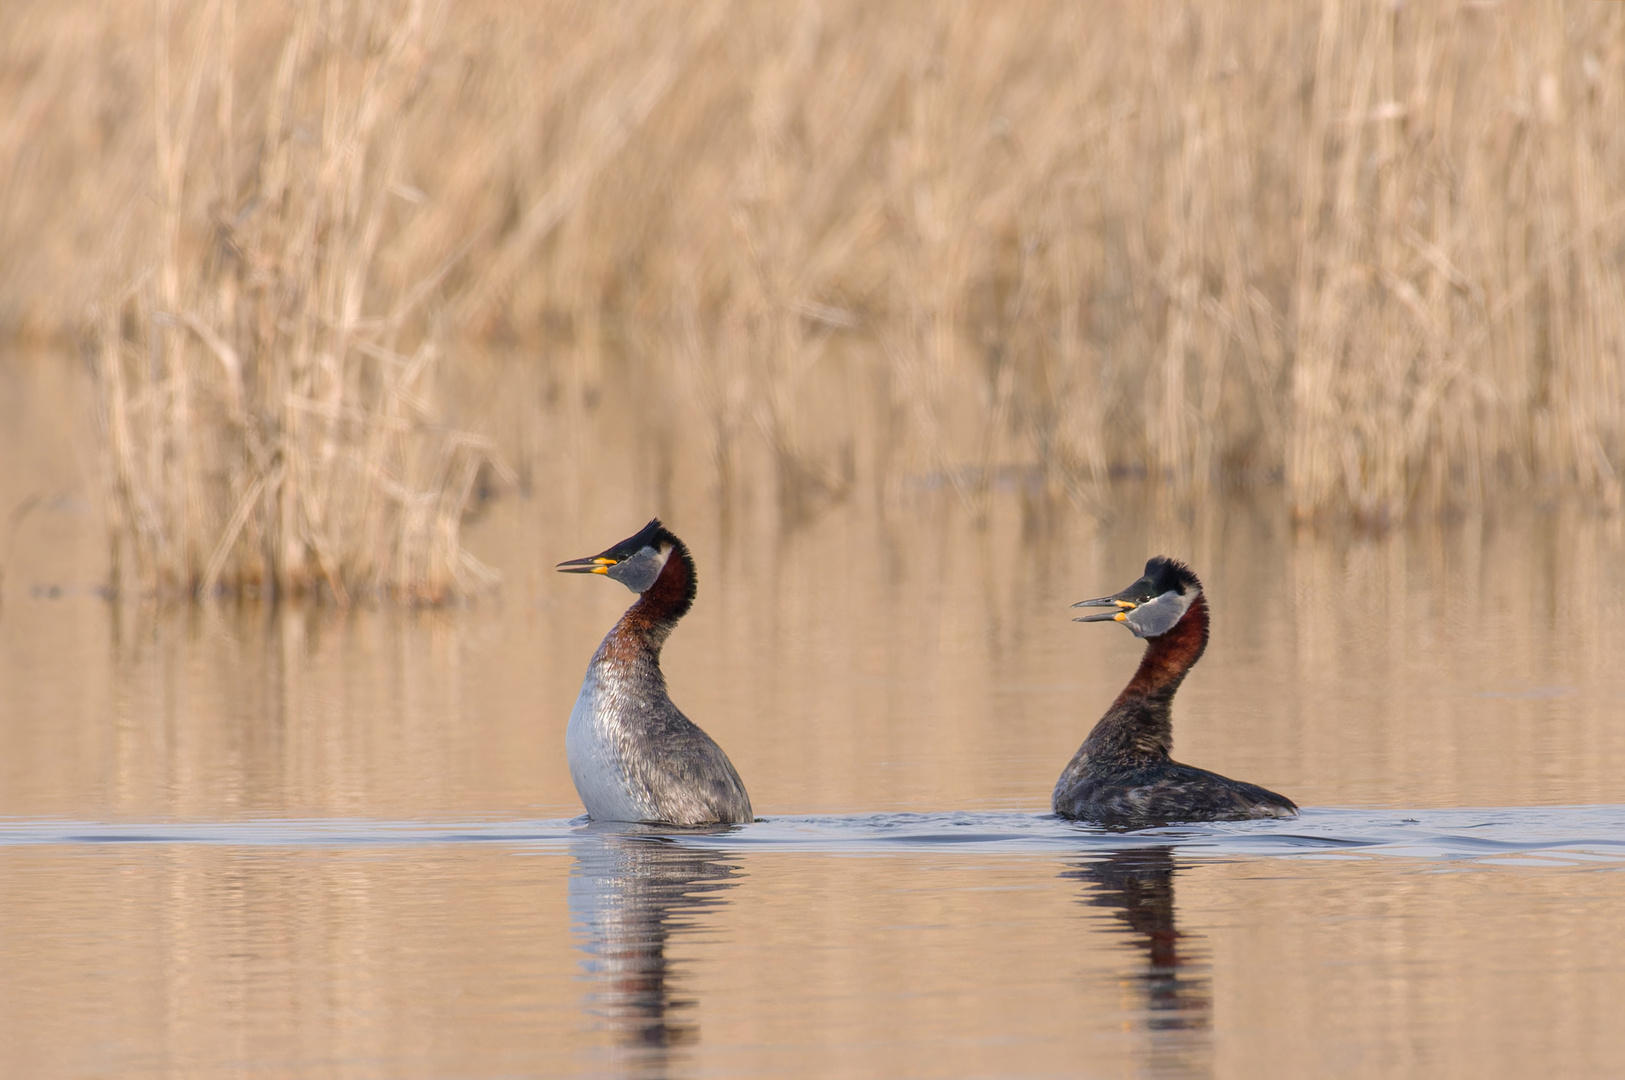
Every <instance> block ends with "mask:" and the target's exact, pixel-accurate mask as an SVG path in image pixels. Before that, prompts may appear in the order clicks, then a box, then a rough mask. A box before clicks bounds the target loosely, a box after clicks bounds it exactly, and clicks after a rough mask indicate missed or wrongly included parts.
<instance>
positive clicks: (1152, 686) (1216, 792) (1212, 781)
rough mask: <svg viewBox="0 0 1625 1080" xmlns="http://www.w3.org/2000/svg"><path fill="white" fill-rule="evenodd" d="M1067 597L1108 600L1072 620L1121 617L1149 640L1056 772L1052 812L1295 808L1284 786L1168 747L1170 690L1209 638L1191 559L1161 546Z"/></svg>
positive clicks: (1177, 816)
mask: <svg viewBox="0 0 1625 1080" xmlns="http://www.w3.org/2000/svg"><path fill="white" fill-rule="evenodd" d="M1073 607H1107V608H1112V609H1114V610H1112V611H1110V612H1106V613H1103V614H1100V615H1086V616H1084V617H1083V618H1080V619H1077V620H1076V621H1077V622H1106V621H1114V622H1120V623H1122V624H1123V625H1125V626H1127V627H1128V628H1129V629H1130V630H1132V631H1134V636H1135V637H1140V638H1145V639H1146V645H1145V655H1144V657H1142V658H1141V660H1140V668H1139V670H1138V671H1136V672H1135V673H1134V678H1132V679H1130V680H1129V684H1128V685H1127V686H1126V687H1124V688H1123V692H1122V693H1121V694H1119V695H1117V700H1116V701H1114V702H1112V705H1111V708H1109V709H1107V710H1106V715H1105V716H1102V717H1101V718H1100V722H1099V723H1097V724H1096V725H1095V728H1094V730H1093V731H1091V732H1090V733H1089V737H1088V738H1087V739H1085V740H1083V745H1082V746H1081V747H1079V748H1078V752H1077V754H1076V755H1074V756H1073V758H1072V761H1071V762H1070V763H1069V764H1068V765H1067V767H1066V771H1064V772H1062V773H1061V778H1060V779H1059V780H1057V781H1056V782H1055V795H1054V797H1053V798H1052V800H1051V805H1052V806H1053V807H1054V808H1055V812H1056V813H1057V814H1059V815H1060V816H1061V817H1067V818H1078V819H1081V820H1083V821H1098V822H1102V823H1106V824H1112V825H1153V824H1160V823H1163V822H1169V821H1233V820H1238V819H1242V818H1282V817H1295V816H1297V813H1298V807H1297V805H1296V804H1295V803H1293V801H1292V800H1291V799H1288V798H1286V797H1285V796H1283V795H1277V794H1276V793H1275V792H1273V791H1269V790H1267V789H1265V788H1261V787H1259V786H1258V785H1256V784H1244V783H1242V782H1241V781H1239V780H1231V779H1230V778H1229V777H1225V776H1220V775H1218V774H1217V773H1210V772H1208V771H1207V770H1205V769H1196V768H1192V767H1191V766H1189V765H1181V764H1180V763H1179V762H1177V761H1175V760H1173V759H1172V758H1170V757H1169V756H1168V750H1169V748H1170V747H1171V746H1172V745H1173V726H1172V723H1171V721H1170V719H1169V707H1170V706H1171V705H1172V704H1173V700H1174V691H1175V690H1178V689H1179V684H1180V683H1181V682H1182V681H1184V678H1185V673H1186V672H1188V671H1189V670H1190V669H1191V666H1192V665H1193V664H1195V663H1196V661H1197V660H1199V659H1200V658H1201V656H1202V650H1203V649H1206V648H1207V629H1208V616H1207V600H1206V599H1205V598H1204V597H1203V596H1202V583H1201V582H1200V581H1198V580H1197V578H1196V575H1195V574H1193V573H1192V572H1191V569H1190V567H1188V566H1186V565H1185V564H1184V563H1181V562H1176V561H1174V560H1173V559H1169V558H1166V557H1164V556H1161V555H1159V556H1157V557H1156V558H1154V559H1152V560H1151V561H1150V562H1148V563H1146V564H1145V575H1144V576H1143V577H1141V578H1140V580H1138V581H1136V582H1135V583H1134V584H1132V585H1130V586H1129V587H1128V588H1126V589H1124V590H1123V591H1122V592H1120V593H1117V594H1116V595H1115V596H1102V597H1100V598H1099V599H1096V600H1084V601H1082V602H1080V603H1077V604H1074V605H1073Z"/></svg>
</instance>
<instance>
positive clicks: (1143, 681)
mask: <svg viewBox="0 0 1625 1080" xmlns="http://www.w3.org/2000/svg"><path fill="white" fill-rule="evenodd" d="M1207 635H1208V614H1207V599H1206V597H1204V596H1202V595H1201V594H1200V593H1198V594H1197V596H1196V599H1195V600H1193V601H1191V606H1190V607H1189V608H1188V609H1186V611H1185V615H1184V617H1183V618H1181V619H1180V620H1179V621H1178V622H1177V623H1175V624H1174V627H1173V629H1172V630H1169V631H1168V632H1167V633H1166V634H1159V635H1157V636H1156V637H1154V638H1149V639H1147V640H1146V643H1145V655H1144V656H1142V657H1141V658H1140V667H1139V670H1137V671H1136V672H1135V673H1134V677H1133V678H1132V679H1130V680H1129V682H1128V685H1127V686H1125V687H1123V692H1122V693H1121V694H1118V695H1117V700H1116V701H1114V702H1112V706H1111V708H1110V709H1107V710H1106V715H1105V716H1103V717H1101V719H1100V723H1098V724H1096V725H1095V729H1094V730H1093V731H1091V732H1090V733H1089V738H1088V739H1087V740H1085V742H1084V748H1085V749H1086V750H1087V751H1088V752H1089V756H1090V757H1091V758H1102V757H1109V758H1113V759H1124V760H1127V759H1144V758H1166V757H1167V756H1168V753H1169V751H1170V750H1171V749H1172V748H1173V742H1174V739H1173V720H1172V717H1171V707H1172V705H1173V700H1174V691H1176V690H1178V689H1179V684H1180V683H1182V682H1184V681H1185V673H1186V672H1188V671H1190V669H1191V667H1192V665H1194V664H1195V663H1196V661H1197V660H1199V659H1201V657H1202V652H1203V650H1205V649H1206V648H1207Z"/></svg>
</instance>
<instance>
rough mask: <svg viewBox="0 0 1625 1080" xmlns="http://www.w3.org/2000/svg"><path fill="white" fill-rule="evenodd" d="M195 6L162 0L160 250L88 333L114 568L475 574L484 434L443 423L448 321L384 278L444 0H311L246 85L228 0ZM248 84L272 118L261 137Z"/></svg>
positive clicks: (399, 577) (182, 581) (180, 580)
mask: <svg viewBox="0 0 1625 1080" xmlns="http://www.w3.org/2000/svg"><path fill="white" fill-rule="evenodd" d="M191 14H192V15H193V18H191V19H190V20H183V19H180V18H179V17H178V16H177V15H176V14H175V12H174V11H173V10H172V8H171V6H170V5H169V4H168V3H162V4H159V5H158V6H157V24H156V26H155V29H154V31H153V34H152V40H153V42H154V46H155V54H154V63H153V70H154V75H155V80H154V94H155V97H156V102H157V105H156V108H154V110H153V116H154V117H155V120H156V138H155V151H156V165H157V170H158V174H159V176H160V177H161V180H162V187H161V190H160V198H159V200H158V203H159V205H158V213H157V223H156V224H157V228H156V231H155V241H156V247H157V254H158V258H157V262H156V265H155V267H154V272H153V273H152V274H151V275H150V276H149V277H148V278H146V279H145V280H144V283H143V284H142V285H141V286H140V287H138V288H136V289H134V290H133V291H132V292H131V293H129V294H127V295H126V296H125V297H123V298H121V299H120V300H119V301H117V302H113V303H109V304H108V305H107V308H106V310H105V312H104V315H103V324H102V327H101V334H100V348H99V351H98V353H97V364H96V370H97V375H98V381H99V384H100V388H101V396H102V402H103V412H104V418H105V423H106V429H107V432H108V440H107V446H108V458H109V469H108V472H109V481H110V482H109V484H108V488H109V490H110V492H111V493H112V499H113V502H114V507H113V512H112V514H111V515H110V518H111V522H110V523H111V526H112V529H113V536H112V545H113V548H114V552H115V555H114V559H113V565H114V568H115V585H117V586H120V587H126V588H128V587H135V588H139V589H141V590H142V591H148V592H158V593H167V592H176V591H179V592H185V593H190V594H194V595H210V594H212V593H214V592H216V591H217V590H218V589H225V590H228V591H232V592H250V593H261V594H268V595H277V594H301V593H312V592H321V593H323V594H325V595H328V596H330V597H332V598H333V599H335V600H338V601H339V602H346V601H348V600H349V599H350V598H352V597H353V596H355V595H358V594H373V593H381V594H387V595H391V596H395V597H400V598H403V599H407V600H411V601H414V602H430V603H433V602H440V601H443V600H446V599H448V598H450V597H453V596H457V595H464V594H467V593H468V592H470V591H472V590H474V589H476V588H478V587H479V586H480V585H481V584H483V583H487V582H489V581H490V580H491V579H492V575H491V574H490V572H489V571H487V570H486V569H485V568H483V567H481V566H480V565H479V564H478V563H477V562H475V561H474V560H472V559H470V558H469V557H468V556H467V555H466V553H464V552H463V551H462V549H461V546H460V544H459V543H458V527H459V522H460V519H461V516H462V513H463V508H464V506H465V504H466V502H467V499H468V496H469V492H470V489H471V487H472V484H473V477H474V473H475V471H476V470H477V469H478V468H479V467H480V465H481V464H482V463H484V461H485V460H486V459H487V457H488V455H489V452H490V449H491V447H490V446H489V444H488V442H486V441H484V440H480V439H478V438H475V437H473V436H471V435H468V434H464V433H459V432H452V431H447V430H445V429H444V428H442V427H441V426H440V425H439V424H438V423H437V419H436V410H435V408H434V406H433V404H432V395H433V384H432V369H433V367H434V365H435V363H436V362H437V360H438V357H439V352H440V346H439V345H438V344H437V342H436V335H435V333H434V332H433V330H432V328H426V327H424V326H422V325H419V324H414V323H413V322H412V321H411V320H412V319H413V318H414V316H415V315H416V312H414V311H413V310H412V308H411V306H410V305H402V304H400V303H399V302H398V299H397V298H392V297H388V296H380V295H379V294H378V290H377V286H376V281H375V279H376V277H377V267H378V264H379V260H380V258H381V257H382V251H383V250H384V248H385V245H387V244H388V243H389V241H390V239H391V234H392V233H398V232H399V231H401V230H403V229H405V228H406V227H407V224H405V223H402V222H401V220H400V219H401V218H403V217H407V218H409V213H408V214H403V213H402V211H401V210H400V209H399V203H400V202H401V201H402V200H401V199H400V198H399V196H398V195H397V194H396V191H397V190H398V189H399V188H400V186H401V177H400V154H401V150H400V148H401V144H402V140H403V138H404V133H405V130H406V120H407V118H409V117H410V115H411V112H412V106H413V99H414V96H415V94H416V92H417V84H418V83H419V81H420V80H421V79H422V77H423V74H424V68H425V65H426V58H427V55H428V54H427V52H426V49H427V47H428V44H429V42H430V40H431V38H432V36H433V32H434V30H433V26H432V25H431V24H432V21H433V20H434V18H435V17H436V15H435V12H434V11H433V10H430V9H427V8H426V7H425V6H424V5H423V4H422V3H417V2H410V3H404V4H400V5H388V4H382V3H379V4H363V5H360V6H359V7H356V8H353V9H350V10H349V11H346V10H345V9H344V8H343V7H336V6H330V5H327V4H324V3H321V2H310V3H307V4H306V5H304V6H303V7H302V8H301V9H300V10H299V11H297V12H296V13H295V14H294V15H293V16H292V19H291V21H290V22H289V23H288V24H287V26H286V30H285V33H284V36H283V38H282V41H281V43H280V44H281V48H280V50H279V56H278V58H277V61H276V64H275V68H274V74H273V75H272V77H271V78H270V79H269V80H268V81H267V82H266V83H263V84H260V85H258V86H255V87H254V88H253V89H254V91H256V92H255V93H251V94H243V95H241V98H240V99H239V96H238V94H237V92H236V91H237V89H238V87H237V83H238V76H237V72H236V70H235V63H236V56H237V52H238V49H239V48H240V45H239V43H238V42H237V41H235V40H234V39H233V36H232V35H233V33H234V32H235V31H234V28H235V26H236V18H235V7H234V2H233V0H214V2H212V3H209V4H207V5H205V6H203V7H202V8H201V9H199V10H196V11H194V12H192V13H191ZM174 44H180V45H181V46H182V47H183V49H184V50H185V51H180V50H174V49H172V45H174ZM188 45H189V46H190V48H189V49H186V48H185V47H186V46H188ZM176 71H179V72H180V73H181V74H182V76H183V79H184V89H183V90H181V91H180V93H179V94H178V95H175V94H174V93H173V86H174V82H175V80H174V79H173V77H172V76H173V74H174V73H175V72H176ZM267 91H268V93H267ZM208 94H212V95H213V96H214V98H215V103H216V108H215V110H213V112H212V114H211V113H210V112H209V111H206V110H204V109H203V108H202V102H203V100H204V98H205V96H206V95H208ZM238 100H242V101H243V102H245V103H247V102H252V108H253V110H254V111H255V112H257V113H258V114H259V116H260V117H263V119H262V120H261V121H260V124H259V125H258V126H257V130H255V131H253V133H252V134H251V135H249V136H248V137H247V147H246V149H247V151H248V152H245V147H243V146H239V145H238V138H239V133H240V130H241V129H240V127H239V124H238V120H239V118H238V117H237V116H236V115H235V114H234V112H233V103H234V102H236V101H238ZM244 126H246V125H244ZM238 163H242V164H243V165H244V171H243V172H240V173H239V172H237V171H235V170H236V169H237V166H238ZM217 170H218V171H217ZM227 170H231V171H227ZM200 227H206V228H207V229H208V230H209V233H210V235H208V237H207V240H206V241H205V242H202V243H199V242H198V238H194V237H192V236H188V235H186V234H187V232H188V230H195V229H198V228H200ZM380 310H381V311H383V312H385V313H384V314H378V315H373V314H369V311H380ZM132 331H133V332H132ZM403 347H404V348H406V349H408V350H409V351H408V352H402V351H400V350H402V349H403Z"/></svg>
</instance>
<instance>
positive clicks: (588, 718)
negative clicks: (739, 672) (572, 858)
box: [558, 518, 752, 825]
mask: <svg viewBox="0 0 1625 1080" xmlns="http://www.w3.org/2000/svg"><path fill="white" fill-rule="evenodd" d="M558 568H559V570H560V571H561V572H563V573H566V574H604V575H606V576H608V577H610V578H613V579H614V580H616V581H619V582H620V583H621V584H622V585H625V586H626V587H627V588H629V589H631V590H632V591H633V592H635V593H638V594H639V596H638V599H637V600H636V601H635V602H633V604H632V606H631V607H629V608H627V609H626V614H624V615H622V616H621V618H620V621H619V622H617V623H616V624H615V627H614V629H612V630H611V631H610V632H609V633H608V635H606V636H605V638H604V641H603V644H601V645H599V646H598V651H597V652H595V653H593V655H592V662H591V663H589V664H588V665H587V677H586V678H584V679H582V680H581V693H580V695H579V696H577V698H576V704H575V708H574V709H571V710H570V726H569V727H568V728H567V729H566V731H565V734H564V748H565V754H566V756H567V757H568V758H569V761H570V778H571V779H572V780H574V781H575V785H576V792H577V794H579V795H580V796H581V802H582V804H583V805H585V806H586V808H587V813H588V815H589V816H591V817H593V818H596V819H597V820H599V821H640V822H651V823H658V824H666V825H714V824H720V823H726V822H744V821H750V820H752V817H751V811H750V796H749V795H747V794H745V785H744V783H743V782H742V781H741V780H740V779H739V773H737V772H735V771H734V767H733V763H732V762H730V761H729V760H728V755H727V754H724V753H723V752H722V747H720V746H718V745H717V744H716V742H715V741H713V740H712V738H711V736H709V735H707V734H706V733H705V732H703V731H701V730H700V729H699V727H698V726H697V725H696V724H695V723H694V722H693V721H692V720H690V719H689V718H688V717H686V716H684V715H683V714H682V712H680V711H679V710H678V708H677V706H675V705H673V704H672V703H671V698H670V697H668V696H667V694H666V677H665V676H664V675H662V674H661V672H660V647H661V646H662V645H664V644H665V643H666V638H667V637H669V636H670V635H671V631H672V628H673V627H674V626H676V625H677V620H678V619H681V618H682V617H683V615H684V614H685V613H687V611H688V609H689V608H690V607H692V606H693V605H694V592H695V577H694V559H693V557H692V556H691V555H689V553H688V548H687V547H685V546H684V545H683V542H682V541H681V540H679V539H677V537H676V536H674V535H672V533H671V532H670V531H669V530H668V529H667V528H666V527H665V526H664V525H662V524H660V519H659V518H656V519H654V520H653V521H651V522H649V524H647V525H645V526H644V527H643V530H642V531H641V532H639V533H638V534H637V535H636V536H631V537H628V538H627V539H625V540H622V541H621V542H620V543H619V544H616V545H615V546H614V547H612V548H610V549H608V550H607V551H604V552H603V553H601V554H598V555H593V556H591V557H589V558H585V559H572V560H570V561H569V562H562V563H559V566H558Z"/></svg>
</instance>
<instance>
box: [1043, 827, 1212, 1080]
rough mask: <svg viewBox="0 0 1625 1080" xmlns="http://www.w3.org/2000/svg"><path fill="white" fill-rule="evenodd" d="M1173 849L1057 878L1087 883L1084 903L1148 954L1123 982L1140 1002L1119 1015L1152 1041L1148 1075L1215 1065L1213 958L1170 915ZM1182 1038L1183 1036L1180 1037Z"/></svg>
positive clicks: (1095, 864)
mask: <svg viewBox="0 0 1625 1080" xmlns="http://www.w3.org/2000/svg"><path fill="white" fill-rule="evenodd" d="M1175 873H1176V868H1175V864H1174V856H1173V848H1171V847H1144V848H1130V849H1128V850H1126V851H1119V852H1114V853H1113V854H1111V855H1109V856H1107V857H1106V858H1105V859H1090V860H1088V861H1085V862H1080V863H1078V864H1077V865H1076V866H1075V867H1073V868H1072V869H1068V870H1064V871H1062V873H1061V877H1063V878H1075V879H1077V880H1079V881H1082V882H1085V883H1086V884H1087V886H1088V888H1087V890H1086V891H1085V893H1084V895H1083V898H1082V902H1083V903H1085V904H1088V905H1090V906H1092V907H1100V908H1106V909H1108V910H1109V911H1111V913H1112V914H1113V915H1114V916H1115V917H1116V919H1117V921H1118V922H1119V923H1120V924H1121V925H1120V926H1119V927H1118V928H1117V929H1118V932H1119V933H1121V935H1122V936H1123V937H1124V938H1126V939H1127V940H1128V941H1129V942H1130V943H1132V944H1133V945H1134V947H1135V948H1136V949H1137V950H1138V951H1140V952H1142V953H1143V954H1144V955H1145V966H1144V967H1143V968H1142V969H1140V970H1139V971H1137V972H1136V973H1135V974H1134V975H1133V977H1132V978H1131V979H1130V980H1129V982H1128V985H1130V986H1133V987H1136V988H1137V990H1138V994H1139V995H1140V997H1141V1000H1140V1001H1138V1002H1133V1003H1127V1007H1126V1008H1125V1009H1124V1012H1125V1013H1126V1014H1128V1015H1136V1014H1137V1015H1139V1016H1141V1017H1143V1021H1142V1023H1143V1026H1144V1028H1145V1029H1146V1030H1147V1031H1149V1032H1151V1033H1153V1035H1154V1036H1155V1035H1158V1034H1160V1033H1174V1034H1173V1037H1171V1038H1154V1039H1153V1042H1152V1045H1151V1047H1150V1048H1149V1055H1148V1065H1150V1067H1151V1072H1152V1073H1153V1074H1165V1073H1179V1074H1185V1075H1189V1074H1192V1073H1196V1074H1206V1073H1210V1072H1211V1071H1212V1070H1211V1064H1212V1049H1213V1048H1212V1027H1213V980H1212V960H1211V956H1210V953H1209V950H1208V948H1207V945H1206V942H1205V940H1204V939H1203V938H1202V937H1201V936H1199V935H1190V934H1184V933H1181V932H1180V930H1179V928H1178V927H1177V925H1176V924H1175V917H1174V877H1175ZM1180 1033H1183V1034H1184V1035H1185V1037H1180Z"/></svg>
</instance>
